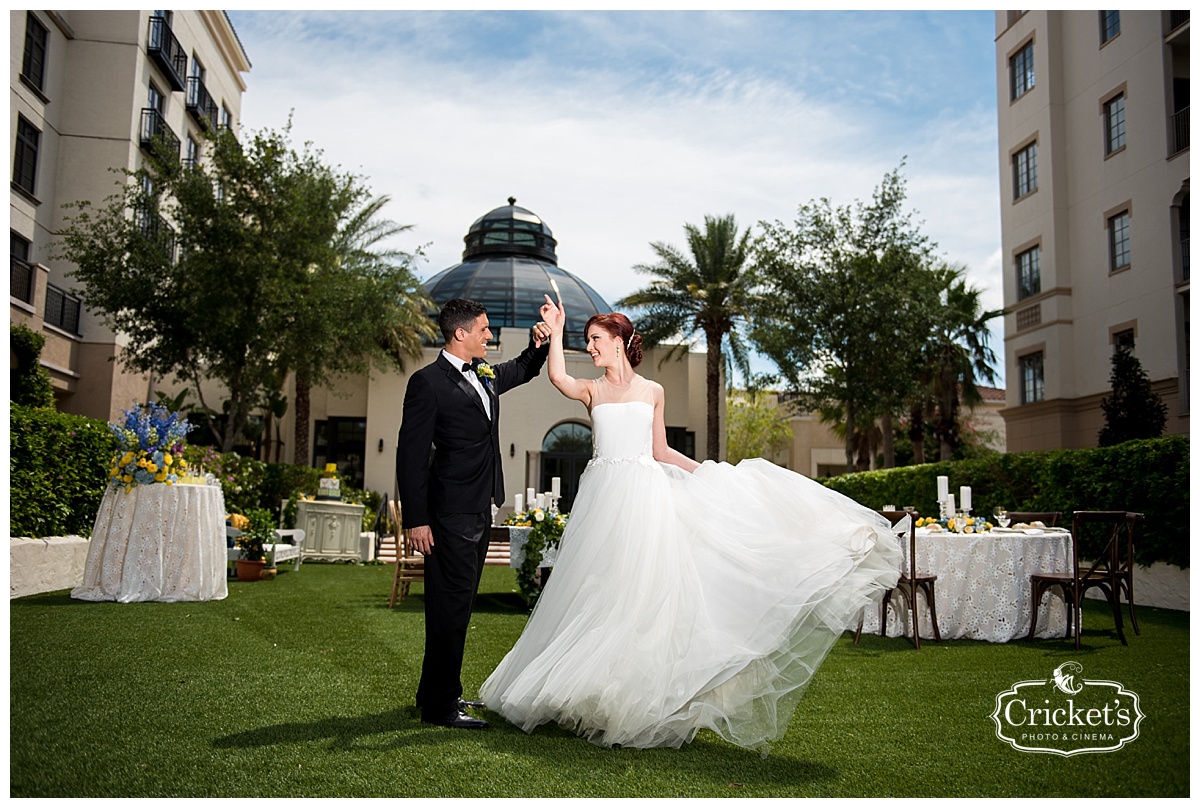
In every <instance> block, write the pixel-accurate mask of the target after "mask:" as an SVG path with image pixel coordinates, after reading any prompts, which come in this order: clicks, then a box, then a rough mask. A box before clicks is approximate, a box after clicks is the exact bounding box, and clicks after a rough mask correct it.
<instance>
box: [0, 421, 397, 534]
mask: <svg viewBox="0 0 1200 808" xmlns="http://www.w3.org/2000/svg"><path fill="white" fill-rule="evenodd" d="M10 412H11V415H10V418H11V421H10V426H9V452H10V456H9V487H10V489H11V505H10V508H9V521H10V524H9V534H10V535H12V536H30V537H34V538H41V537H44V536H70V535H79V536H90V535H91V534H92V527H93V526H94V524H95V521H96V512H97V511H99V510H100V500H101V499H103V498H104V489H105V486H107V485H108V469H109V463H110V462H111V460H112V456H113V453H114V452H115V451H116V449H117V440H116V438H115V437H113V435H112V433H111V432H110V431H109V429H108V424H107V423H106V422H104V421H99V420H96V419H94V418H85V417H83V416H80V415H68V414H66V413H61V412H58V411H57V410H54V409H48V408H44V407H24V406H21V405H18V404H13V405H11V409H10ZM185 457H187V458H188V462H189V463H192V464H193V466H195V465H197V464H199V465H203V466H204V468H205V470H207V471H212V472H214V473H215V474H216V475H217V476H218V477H219V478H220V481H221V487H222V489H223V491H224V494H225V508H226V510H227V511H231V512H232V511H236V512H240V513H245V512H247V511H251V510H254V509H257V508H266V509H268V510H270V511H271V513H272V514H274V517H275V518H276V519H278V518H279V515H280V503H281V502H282V501H283V500H285V499H292V500H293V501H294V500H295V497H296V495H297V494H298V493H306V494H315V493H316V492H317V480H318V479H319V478H320V477H321V471H320V470H319V469H314V468H309V467H307V466H292V465H287V464H283V463H263V462H261V461H258V460H254V459H252V458H248V457H240V456H239V455H236V454H232V453H231V454H225V455H222V454H219V453H217V452H216V451H215V450H213V449H211V448H207V447H203V446H201V447H197V446H189V447H188V448H187V451H186V454H185ZM342 497H343V499H345V500H346V501H349V502H362V503H364V505H365V506H366V507H365V509H364V512H363V529H364V530H370V529H372V527H373V525H374V521H375V513H376V511H377V510H378V507H379V503H380V501H381V499H382V498H381V497H380V496H379V495H378V494H376V493H374V492H372V491H359V490H357V489H354V488H349V487H343V488H342ZM293 515H294V512H293ZM289 526H290V524H289Z"/></svg>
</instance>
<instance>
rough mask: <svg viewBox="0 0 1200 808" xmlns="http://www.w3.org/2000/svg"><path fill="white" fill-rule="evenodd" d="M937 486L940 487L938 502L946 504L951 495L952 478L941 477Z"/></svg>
mask: <svg viewBox="0 0 1200 808" xmlns="http://www.w3.org/2000/svg"><path fill="white" fill-rule="evenodd" d="M937 486H938V502H945V501H946V497H948V496H949V495H950V478H949V477H941V476H939V477H938V478H937Z"/></svg>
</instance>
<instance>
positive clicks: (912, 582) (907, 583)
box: [854, 511, 942, 651]
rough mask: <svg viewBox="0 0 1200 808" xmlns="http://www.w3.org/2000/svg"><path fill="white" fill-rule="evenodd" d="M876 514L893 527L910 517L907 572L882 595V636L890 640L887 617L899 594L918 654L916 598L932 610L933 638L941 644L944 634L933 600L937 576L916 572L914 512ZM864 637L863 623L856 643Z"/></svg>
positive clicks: (935, 601) (930, 616) (857, 634)
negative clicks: (921, 599)
mask: <svg viewBox="0 0 1200 808" xmlns="http://www.w3.org/2000/svg"><path fill="white" fill-rule="evenodd" d="M875 513H877V514H879V515H880V516H882V517H883V518H884V519H887V520H888V521H889V522H891V523H892V524H893V525H896V524H898V523H899V522H900V520H901V519H903V518H904V517H906V516H908V517H911V519H910V521H909V523H908V537H907V538H908V552H907V553H906V555H907V559H906V563H905V566H904V569H902V570H901V572H900V580H898V581H897V582H896V586H895V588H893V589H888V590H886V591H885V592H884V593H883V602H882V603H881V604H880V611H879V636H881V637H886V636H887V613H888V605H889V604H890V603H891V599H892V594H893V593H896V592H899V593H900V597H902V598H903V599H904V603H905V605H906V606H908V613H909V616H910V617H911V619H912V633H913V645H914V646H916V649H917V650H918V651H920V650H921V629H920V625H921V621H920V615H919V613H918V609H917V594H918V593H923V594H924V595H925V606H926V608H928V609H929V620H930V622H931V623H933V638H934V639H935V640H937V641H938V642H941V641H942V632H941V630H940V629H939V628H938V621H937V599H936V598H935V597H934V584H935V583H937V576H936V575H921V574H919V573H918V572H917V518H918V515H917V513H916V512H915V511H911V512H910V511H876V512H875ZM861 636H862V619H861V618H860V619H859V621H858V630H856V631H855V632H854V642H856V643H857V642H858V639H859V637H861Z"/></svg>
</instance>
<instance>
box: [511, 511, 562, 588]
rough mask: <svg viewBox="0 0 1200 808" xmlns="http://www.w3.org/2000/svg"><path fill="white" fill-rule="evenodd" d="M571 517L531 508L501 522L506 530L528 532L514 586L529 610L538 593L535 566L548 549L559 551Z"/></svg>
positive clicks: (536, 566)
mask: <svg viewBox="0 0 1200 808" xmlns="http://www.w3.org/2000/svg"><path fill="white" fill-rule="evenodd" d="M568 517H570V514H566V513H551V512H550V511H547V510H545V509H543V508H530V509H529V510H527V511H523V512H521V513H514V514H512V515H510V516H509V517H508V518H507V519H505V520H504V524H505V525H508V526H509V527H527V528H530V531H529V539H528V540H527V541H526V542H525V560H524V561H523V562H521V566H520V568H518V569H517V586H519V587H520V589H521V595H522V597H524V598H525V602H526V603H528V604H529V606H530V608H533V605H534V604H535V603H537V599H538V595H540V594H541V589H540V588H539V587H538V584H537V571H538V565H539V564H541V562H542V555H543V554H544V553H545V552H546V548H547V547H558V546H559V545H560V543H561V541H562V535H563V530H564V529H566V527H567V519H568Z"/></svg>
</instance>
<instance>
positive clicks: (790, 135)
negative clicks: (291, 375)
mask: <svg viewBox="0 0 1200 808" xmlns="http://www.w3.org/2000/svg"><path fill="white" fill-rule="evenodd" d="M229 15H230V18H231V19H232V20H233V23H234V26H235V28H236V29H237V32H238V35H239V36H240V38H241V40H242V43H243V44H244V46H245V48H246V51H247V54H248V55H249V57H250V60H251V62H252V63H253V69H252V70H251V71H250V73H249V74H248V75H247V77H246V81H247V86H248V89H247V91H246V95H245V97H244V99H243V107H242V117H243V126H246V127H249V128H250V129H259V128H264V127H265V128H281V127H282V126H283V125H284V124H285V123H286V121H287V119H288V116H289V114H291V115H292V120H293V142H295V143H297V144H298V143H302V142H304V141H311V142H312V143H313V144H314V145H315V146H316V147H318V148H320V149H321V150H322V151H323V152H324V154H325V158H326V160H327V161H328V162H330V163H333V164H337V165H340V166H341V167H342V168H344V169H346V170H350V171H355V172H357V173H360V174H362V175H364V176H365V177H366V179H367V183H368V184H369V186H370V187H371V188H372V190H373V191H374V192H375V193H376V194H387V195H388V196H390V197H391V199H392V203H391V205H389V207H388V208H387V209H386V211H385V212H386V215H387V216H388V217H389V218H391V219H393V220H395V221H398V222H401V223H404V224H412V225H414V228H413V230H412V231H411V232H410V234H409V236H408V240H407V241H406V242H405V243H404V244H402V245H401V246H405V247H407V248H414V247H417V246H423V247H424V250H425V254H426V259H425V260H424V261H423V262H422V263H421V264H420V266H419V268H418V269H419V273H420V274H421V276H422V277H429V276H431V275H433V274H434V273H435V272H438V271H440V270H441V269H443V268H445V267H447V266H450V265H451V264H454V263H457V262H458V261H459V260H460V258H461V253H462V247H463V242H462V237H463V236H464V235H465V234H466V231H467V228H468V227H469V226H470V224H471V223H472V222H473V221H474V220H475V219H476V218H478V217H479V216H481V215H482V214H483V213H486V212H487V211H488V210H491V209H492V208H494V207H498V206H500V205H503V204H505V200H506V198H507V197H509V196H515V197H517V200H518V204H519V205H522V206H524V207H527V208H529V209H530V210H533V211H534V212H536V213H538V214H539V215H540V216H542V218H543V219H544V220H545V221H546V222H547V224H548V225H549V226H550V227H551V229H552V230H553V231H554V234H555V237H556V238H557V239H558V241H559V247H558V256H559V264H560V266H562V267H563V268H564V269H566V270H568V271H570V272H573V273H575V274H576V275H578V276H580V277H581V278H583V279H584V280H586V281H587V282H588V283H590V284H591V285H592V286H593V287H595V288H596V290H597V291H598V292H600V294H601V295H603V296H604V297H605V299H607V300H608V301H609V302H610V303H611V302H612V301H614V300H616V299H618V298H620V297H621V296H622V295H624V294H627V293H628V292H630V291H632V290H633V289H635V288H637V287H638V286H640V285H642V284H643V283H644V282H645V277H644V276H641V275H638V274H636V273H635V272H634V271H633V269H632V268H633V266H634V265H635V264H638V263H644V262H652V261H653V260H654V256H653V253H652V252H651V250H650V247H649V245H650V243H651V242H653V241H664V242H667V243H672V244H676V245H682V244H683V225H684V223H687V222H691V223H702V222H703V220H704V216H705V215H724V214H726V213H733V214H735V215H736V216H737V219H738V222H739V224H741V225H742V226H743V227H747V226H751V225H755V224H756V223H757V222H759V221H760V220H771V221H774V220H782V221H784V222H791V221H792V219H793V218H794V214H795V212H796V209H797V207H798V206H799V205H801V204H803V203H805V202H809V201H812V200H815V199H818V198H823V197H827V198H829V199H830V200H831V201H832V202H833V203H835V204H851V203H853V202H854V201H855V200H868V199H869V198H870V196H871V193H872V192H873V190H874V188H875V187H876V186H877V185H878V184H879V182H880V180H881V179H882V177H883V175H884V174H885V173H886V172H888V171H890V170H892V169H894V168H896V167H897V166H899V165H900V163H901V161H902V160H906V164H905V167H904V169H903V173H904V175H905V177H906V178H907V183H908V193H909V207H910V209H912V210H915V211H916V216H915V218H916V220H917V221H919V222H922V223H923V224H922V229H923V231H924V232H925V233H926V234H928V235H929V236H930V237H931V238H932V239H933V240H934V241H936V242H937V243H938V251H939V253H940V254H941V255H942V256H943V257H945V258H946V259H948V260H951V261H958V262H963V263H965V264H966V265H967V266H968V267H969V275H970V277H971V279H972V281H973V282H974V283H975V285H976V286H978V287H979V288H981V289H983V290H984V304H985V305H986V306H987V307H988V308H1000V307H1001V305H1002V295H1001V275H1000V271H1001V270H1000V223H999V181H998V176H997V172H998V170H999V168H998V156H997V151H996V149H997V147H996V142H997V141H996V138H997V134H996V77H995V49H994V46H993V38H994V35H995V30H994V12H992V11H949V12H930V11H864V12H816V11H764V12H735V11H703V12H700V11H680V12H665V11H660V12H575V11H519V12H518V11H437V12H430V11H424V12H422V11H411V12H410V11H362V12H359V11H354V12H351V11H346V12H250V11H230V12H229ZM997 330H998V329H997ZM993 347H994V348H995V349H996V350H997V352H1000V341H999V339H998V338H997V339H995V340H994V341H993ZM763 369H766V368H763ZM998 370H1000V371H1001V373H1002V372H1003V368H998Z"/></svg>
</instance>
